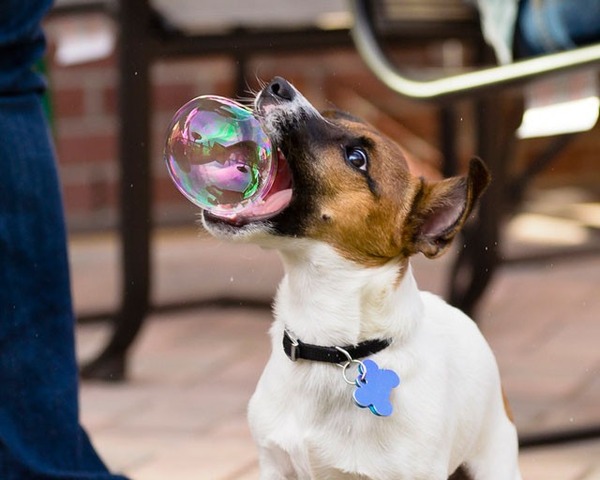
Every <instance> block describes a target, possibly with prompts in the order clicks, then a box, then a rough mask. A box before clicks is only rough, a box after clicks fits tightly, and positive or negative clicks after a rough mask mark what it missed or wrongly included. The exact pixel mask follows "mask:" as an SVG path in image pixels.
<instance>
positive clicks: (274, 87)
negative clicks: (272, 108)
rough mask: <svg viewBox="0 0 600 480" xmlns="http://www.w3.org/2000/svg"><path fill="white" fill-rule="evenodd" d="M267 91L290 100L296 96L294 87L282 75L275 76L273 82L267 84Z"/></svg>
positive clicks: (282, 98) (281, 98) (279, 97)
mask: <svg viewBox="0 0 600 480" xmlns="http://www.w3.org/2000/svg"><path fill="white" fill-rule="evenodd" d="M267 91H268V92H269V93H270V94H271V95H273V96H274V97H276V98H278V99H280V100H285V101H288V102H291V101H292V100H293V99H294V97H295V96H296V92H295V90H294V87H292V85H291V84H290V83H289V82H288V81H287V80H285V79H284V78H281V77H275V78H274V79H273V80H271V83H269V85H267Z"/></svg>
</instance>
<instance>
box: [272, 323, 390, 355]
mask: <svg viewBox="0 0 600 480" xmlns="http://www.w3.org/2000/svg"><path fill="white" fill-rule="evenodd" d="M391 343H392V342H391V340H388V339H386V340H367V341H364V342H360V343H359V344H358V345H347V346H345V347H341V349H343V350H344V351H346V352H348V354H349V355H350V357H351V358H352V359H359V358H364V357H368V356H369V355H373V354H375V353H377V352H380V351H381V350H383V349H384V348H386V347H389V346H390V344H391ZM283 351H284V352H285V354H286V355H287V356H288V357H289V358H290V360H292V361H293V362H295V361H296V360H298V359H299V358H302V359H304V360H312V361H314V362H328V363H343V362H346V361H348V356H347V355H346V354H345V353H343V352H342V351H340V350H338V348H337V347H323V346H321V345H311V344H309V343H304V342H301V341H300V340H297V339H294V338H292V337H291V336H290V334H289V333H288V331H287V330H284V333H283Z"/></svg>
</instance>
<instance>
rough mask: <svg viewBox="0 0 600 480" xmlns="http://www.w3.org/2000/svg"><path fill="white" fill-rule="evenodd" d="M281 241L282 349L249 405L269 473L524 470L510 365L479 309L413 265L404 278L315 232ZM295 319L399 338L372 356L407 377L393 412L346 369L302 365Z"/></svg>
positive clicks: (441, 479)
mask: <svg viewBox="0 0 600 480" xmlns="http://www.w3.org/2000/svg"><path fill="white" fill-rule="evenodd" d="M279 241H282V239H279ZM271 246H272V245H271ZM279 248H280V250H281V253H282V257H283V261H284V265H285V272H286V274H285V277H284V279H283V281H282V283H281V285H280V287H279V290H278V293H277V297H276V304H275V322H274V324H273V326H272V329H271V336H272V348H273V352H272V355H271V358H270V359H269V362H268V364H267V366H266V368H265V370H264V372H263V375H262V377H261V379H260V381H259V383H258V386H257V389H256V392H255V394H254V396H253V397H252V399H251V401H250V406H249V422H250V426H251V430H252V433H253V435H254V437H255V439H256V442H257V444H258V447H259V450H260V455H259V457H260V465H261V477H260V478H261V479H262V480H282V479H298V480H304V479H326V480H330V479H338V478H340V479H341V478H343V479H361V480H364V479H373V480H386V479H390V480H391V479H394V480H397V479H411V480H417V479H437V480H446V479H447V478H448V476H449V475H450V474H451V473H452V472H453V471H454V470H455V469H456V468H457V467H459V466H460V465H462V464H465V465H466V466H467V467H468V470H469V473H470V474H471V475H472V476H473V477H474V478H475V479H476V480H517V479H520V478H521V477H520V474H519V471H518V465H517V458H518V455H517V437H516V431H515V428H514V426H513V425H512V423H511V422H510V421H509V419H508V418H507V416H506V413H505V411H504V407H503V400H502V393H501V387H500V379H499V374H498V368H497V366H496V362H495V360H494V357H493V354H492V352H491V351H490V348H489V347H488V345H487V343H486V342H485V340H484V339H483V337H482V335H481V334H480V332H479V330H478V328H477V327H476V325H475V324H474V323H473V322H472V321H471V320H470V319H469V318H468V317H466V316H465V315H464V314H463V313H462V312H460V311H459V310H457V309H455V308H453V307H451V306H449V305H448V304H446V303H445V302H444V301H443V300H441V299H440V298H438V297H436V296H434V295H432V294H430V293H425V292H420V291H419V290H418V288H417V286H416V283H415V280H414V277H413V275H412V272H411V269H410V267H409V268H408V270H407V271H406V272H403V276H402V277H401V278H402V279H401V281H400V283H398V279H399V278H400V266H399V265H398V264H397V263H396V262H391V263H390V264H388V265H385V266H383V267H378V268H365V267H360V266H358V265H356V264H354V263H352V262H350V261H348V260H345V259H344V258H342V257H341V256H340V255H338V254H337V253H336V252H335V251H334V250H333V248H331V247H330V246H328V245H326V244H323V243H320V242H316V241H313V240H306V239H302V240H291V239H287V240H285V241H283V245H282V244H279ZM284 328H287V329H288V330H289V331H290V332H292V333H293V334H294V335H296V336H297V337H298V338H299V339H300V340H302V341H303V342H306V343H314V344H320V345H328V346H333V345H339V346H341V345H347V344H355V343H357V342H360V341H362V340H365V339H373V338H392V339H393V344H392V345H391V346H389V347H388V348H386V349H384V350H382V351H381V352H379V353H377V354H375V355H373V356H372V357H371V358H372V359H373V360H375V361H376V362H377V363H378V364H379V366H380V367H382V368H388V369H392V370H394V371H395V372H396V373H397V374H398V375H399V376H400V379H401V383H400V386H399V387H398V388H396V389H394V391H393V396H392V402H393V405H394V412H393V413H392V415H391V416H390V417H377V416H375V415H373V414H372V413H371V412H370V411H369V410H368V409H361V408H358V407H357V406H356V405H355V404H354V403H353V400H352V393H353V387H352V386H350V385H348V384H346V383H345V382H344V380H343V378H342V371H341V369H340V368H339V367H338V366H336V365H333V364H322V363H318V362H310V361H306V360H299V361H297V362H292V361H291V360H290V359H289V358H288V357H287V356H286V355H285V353H284V352H283V348H282V346H281V342H282V336H283V330H284Z"/></svg>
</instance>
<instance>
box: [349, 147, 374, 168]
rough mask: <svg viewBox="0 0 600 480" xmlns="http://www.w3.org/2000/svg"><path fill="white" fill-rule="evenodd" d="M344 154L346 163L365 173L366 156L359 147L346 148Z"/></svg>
mask: <svg viewBox="0 0 600 480" xmlns="http://www.w3.org/2000/svg"><path fill="white" fill-rule="evenodd" d="M345 154H346V162H348V163H349V164H350V166H351V167H353V168H356V169H357V170H360V171H362V172H366V171H367V162H368V158H369V157H368V155H367V152H365V151H364V150H363V149H362V148H360V147H348V148H346V149H345Z"/></svg>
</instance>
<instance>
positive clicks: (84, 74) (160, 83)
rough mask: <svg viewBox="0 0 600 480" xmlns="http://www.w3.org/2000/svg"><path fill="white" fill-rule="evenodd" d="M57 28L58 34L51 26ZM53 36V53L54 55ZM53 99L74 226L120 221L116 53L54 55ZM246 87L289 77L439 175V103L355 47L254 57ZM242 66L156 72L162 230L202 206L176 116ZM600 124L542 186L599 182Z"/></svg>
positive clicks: (463, 132)
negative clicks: (178, 147)
mask: <svg viewBox="0 0 600 480" xmlns="http://www.w3.org/2000/svg"><path fill="white" fill-rule="evenodd" d="M50 30H51V29H50ZM52 40H53V38H52V35H50V52H52V48H53V45H52ZM398 55H399V56H398V59H399V61H401V62H403V63H404V64H407V65H411V66H421V67H423V66H426V65H428V64H432V63H438V62H439V60H440V58H439V55H440V54H439V51H438V49H436V48H432V47H421V48H419V49H414V48H413V49H412V50H403V51H402V52H400V53H399V54H398ZM49 66H50V83H51V98H52V102H53V105H54V131H55V138H56V147H57V152H58V158H59V167H60V173H61V179H62V182H63V190H64V200H65V205H66V210H67V218H68V222H69V227H70V228H71V229H72V230H78V229H97V228H103V227H110V226H113V225H115V222H116V218H117V217H116V215H117V213H116V206H117V201H118V199H117V190H118V189H117V182H118V177H119V173H118V164H117V133H118V125H119V119H118V116H117V113H116V112H117V97H116V88H115V87H116V85H117V67H116V56H115V55H112V56H110V57H109V58H106V59H103V60H100V61H95V62H90V63H85V64H82V65H76V66H68V67H67V66H62V65H59V64H57V63H56V62H54V60H53V56H52V55H50V62H49ZM248 71H249V72H250V76H249V78H248V84H249V86H250V87H251V88H254V89H256V88H257V78H260V79H262V80H268V79H270V78H271V77H272V76H274V75H282V76H284V77H286V78H287V79H289V80H290V81H292V82H293V83H294V84H295V85H296V86H297V87H298V88H299V89H300V90H301V91H302V92H303V93H304V94H305V96H306V97H307V98H309V99H310V100H311V101H312V102H313V103H314V104H315V105H316V106H318V107H319V108H323V107H327V106H330V105H332V104H335V105H336V106H337V107H339V108H342V109H344V110H348V111H351V112H352V113H354V114H357V115H359V116H363V117H364V118H366V119H367V120H369V121H371V122H372V123H375V124H376V125H377V126H378V127H379V128H381V129H382V130H383V131H385V132H386V133H387V134H389V135H390V136H393V137H396V138H399V140H400V143H401V144H402V145H403V146H404V147H405V148H406V150H407V151H408V153H409V155H410V157H411V159H412V160H413V161H414V164H415V165H416V168H417V170H418V171H419V172H422V173H425V174H427V175H432V176H435V168H436V166H438V165H439V164H440V162H441V158H440V154H439V151H438V149H437V143H438V142H437V139H438V136H439V132H438V124H437V122H436V115H437V111H436V109H435V108H434V107H432V106H428V105H425V104H421V103H416V102H410V101H406V100H402V99H400V98H399V97H398V96H396V95H394V94H393V93H391V92H389V91H388V90H387V89H386V88H385V87H383V86H382V85H381V83H380V82H379V81H378V80H377V79H375V78H374V77H373V75H372V74H371V73H370V72H369V71H368V70H367V69H366V68H365V67H364V65H363V63H362V61H361V60H360V58H359V57H358V56H357V55H356V54H355V53H354V52H352V51H351V50H350V49H347V50H335V51H331V50H327V51H324V52H322V53H319V54H304V55H299V54H294V55H261V56H257V57H256V58H254V59H252V61H251V62H250V65H249V68H248ZM234 77H235V64H234V63H233V62H232V61H231V60H230V59H228V58H226V57H210V58H203V59H200V58H198V59H194V60H186V61H168V62H161V63H158V64H156V65H154V67H153V69H152V84H153V88H152V102H153V107H154V110H153V111H154V113H153V118H152V132H153V138H152V168H153V172H154V201H155V205H156V208H155V220H156V222H157V223H159V224H165V223H189V222H192V221H193V220H194V213H195V210H194V208H193V207H192V206H191V204H189V203H188V202H187V201H186V200H184V199H183V197H182V196H181V195H180V194H179V193H178V192H177V191H176V190H175V188H174V186H173V185H172V184H171V181H170V179H168V178H167V172H166V169H165V168H164V165H163V160H162V142H163V141H164V137H165V130H166V127H167V125H168V123H169V121H170V119H171V117H172V115H173V113H174V112H175V111H176V110H177V109H178V108H179V107H180V106H181V105H182V104H183V103H185V102H187V101H188V100H189V99H191V98H193V97H195V96H197V95H201V94H218V95H224V96H232V95H233V88H234V87H233V79H234ZM460 111H461V117H463V120H464V121H461V122H460V125H459V136H460V138H459V145H460V149H461V155H462V157H463V158H465V159H466V158H468V157H469V156H470V155H471V154H472V152H473V145H472V139H471V116H470V109H469V108H468V107H467V105H461V106H460ZM599 137H600V136H599V135H598V127H597V128H596V131H595V134H588V135H584V136H582V138H581V139H580V140H577V141H576V142H575V143H574V145H573V146H572V147H570V148H569V149H567V151H565V152H564V153H563V154H562V155H561V156H560V158H559V159H558V161H557V162H556V163H555V165H554V167H553V169H552V170H550V173H549V174H547V175H546V176H544V177H542V182H546V183H548V182H550V183H552V182H555V181H557V179H558V180H560V179H561V178H567V177H569V181H573V180H578V179H582V178H583V179H587V180H588V181H590V180H591V179H593V180H594V181H596V182H597V180H599V179H600V171H599V166H600V162H598V153H597V152H598V151H599V150H600V148H599V147H600V145H599V144H600V140H599ZM542 146H543V142H539V141H538V142H528V143H527V144H526V145H523V146H521V147H520V149H519V158H520V160H519V162H520V164H523V163H526V162H527V161H528V159H529V158H530V156H531V152H534V151H537V150H539V149H540V148H541V147H542Z"/></svg>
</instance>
